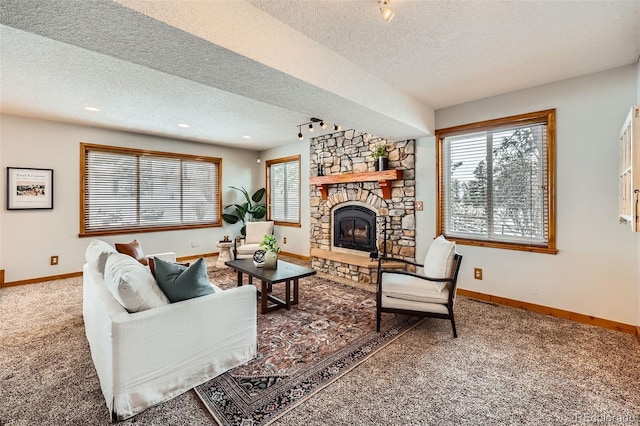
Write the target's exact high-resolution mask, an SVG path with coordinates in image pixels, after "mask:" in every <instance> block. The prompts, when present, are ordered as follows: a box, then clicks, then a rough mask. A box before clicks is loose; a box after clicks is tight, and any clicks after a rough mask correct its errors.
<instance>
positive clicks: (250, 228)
mask: <svg viewBox="0 0 640 426" xmlns="http://www.w3.org/2000/svg"><path fill="white" fill-rule="evenodd" d="M267 234H273V221H266V220H263V221H257V222H247V224H246V231H245V236H244V237H238V238H236V239H235V245H234V248H233V254H234V256H235V257H234V258H235V259H252V258H253V254H254V253H255V252H256V250H260V249H261V248H260V243H261V242H262V240H264V236H265V235H267Z"/></svg>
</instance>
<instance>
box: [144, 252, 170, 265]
mask: <svg viewBox="0 0 640 426" xmlns="http://www.w3.org/2000/svg"><path fill="white" fill-rule="evenodd" d="M148 257H157V258H158V259H160V260H164V261H165V262H173V263H175V262H176V254H175V253H174V252H172V251H168V252H166V253H156V254H150V255H148Z"/></svg>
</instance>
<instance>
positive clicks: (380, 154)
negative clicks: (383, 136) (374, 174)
mask: <svg viewBox="0 0 640 426" xmlns="http://www.w3.org/2000/svg"><path fill="white" fill-rule="evenodd" d="M371 156H372V157H373V159H374V160H375V163H374V168H375V170H376V171H380V170H386V169H387V167H388V166H389V159H388V158H387V144H385V143H381V144H378V145H376V147H375V148H373V152H372V154H371Z"/></svg>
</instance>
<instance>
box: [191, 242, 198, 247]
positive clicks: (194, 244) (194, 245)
mask: <svg viewBox="0 0 640 426" xmlns="http://www.w3.org/2000/svg"><path fill="white" fill-rule="evenodd" d="M196 247H200V243H199V242H197V241H191V248H196Z"/></svg>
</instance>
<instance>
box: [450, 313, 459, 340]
mask: <svg viewBox="0 0 640 426" xmlns="http://www.w3.org/2000/svg"><path fill="white" fill-rule="evenodd" d="M451 328H453V337H455V338H457V337H458V332H457V331H456V321H455V320H454V319H453V314H451Z"/></svg>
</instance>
